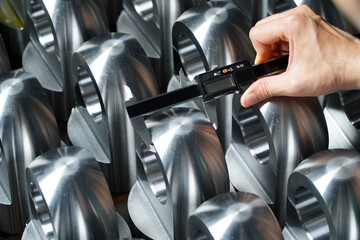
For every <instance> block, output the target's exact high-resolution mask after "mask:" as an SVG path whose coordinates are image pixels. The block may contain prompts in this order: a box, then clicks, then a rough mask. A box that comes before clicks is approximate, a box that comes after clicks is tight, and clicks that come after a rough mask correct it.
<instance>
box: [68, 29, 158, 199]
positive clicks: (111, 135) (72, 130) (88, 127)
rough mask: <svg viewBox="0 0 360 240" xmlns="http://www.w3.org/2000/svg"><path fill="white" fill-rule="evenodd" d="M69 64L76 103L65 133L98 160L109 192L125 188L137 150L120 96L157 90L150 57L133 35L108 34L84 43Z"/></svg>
mask: <svg viewBox="0 0 360 240" xmlns="http://www.w3.org/2000/svg"><path fill="white" fill-rule="evenodd" d="M73 63H74V65H73V74H74V76H75V78H76V80H77V84H76V97H77V106H76V107H75V109H74V110H73V112H72V114H71V116H70V119H69V122H68V135H69V138H70V140H71V142H72V143H73V144H74V145H76V146H82V147H85V148H88V149H89V150H90V151H91V152H92V153H93V154H94V156H95V158H96V159H97V160H98V161H99V162H101V163H103V164H101V165H102V168H103V171H104V174H105V177H106V178H107V181H108V183H109V186H110V190H111V191H112V192H123V193H128V192H129V191H130V189H131V187H132V185H133V184H134V183H135V180H136V152H135V136H134V129H133V127H132V126H131V123H130V119H129V117H128V115H127V112H126V108H125V101H126V100H128V99H129V98H132V97H134V98H136V99H137V100H141V99H145V98H149V97H153V96H155V95H157V94H158V92H159V90H158V87H157V84H156V80H155V75H154V73H153V70H152V68H151V64H150V62H149V59H148V58H147V56H146V54H145V52H144V51H143V49H142V47H141V46H140V44H139V43H138V42H137V40H136V39H135V38H134V37H132V36H130V35H129V34H124V33H110V34H108V35H104V36H99V37H96V38H93V39H91V40H89V41H87V42H86V43H84V44H83V45H82V46H81V47H80V48H79V49H78V50H77V51H76V53H75V54H74V59H73Z"/></svg>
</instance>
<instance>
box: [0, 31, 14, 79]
mask: <svg viewBox="0 0 360 240" xmlns="http://www.w3.org/2000/svg"><path fill="white" fill-rule="evenodd" d="M10 71H11V67H10V61H9V57H8V55H7V52H6V48H5V45H4V42H3V40H2V37H1V35H0V74H1V73H5V72H10Z"/></svg>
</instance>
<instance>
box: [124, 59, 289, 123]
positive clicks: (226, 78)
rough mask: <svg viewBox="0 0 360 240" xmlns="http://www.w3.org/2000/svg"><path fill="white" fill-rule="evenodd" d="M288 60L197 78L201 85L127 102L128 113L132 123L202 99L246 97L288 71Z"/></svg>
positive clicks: (241, 64)
mask: <svg viewBox="0 0 360 240" xmlns="http://www.w3.org/2000/svg"><path fill="white" fill-rule="evenodd" d="M288 59H289V56H288V55H285V56H283V57H280V58H277V59H274V60H271V61H268V62H265V63H261V64H258V65H254V66H252V65H251V64H250V62H249V61H248V60H245V61H240V62H237V63H233V64H230V65H228V66H225V67H220V68H217V69H215V70H212V71H209V72H205V73H202V74H199V75H197V76H196V77H195V81H196V83H197V84H193V85H190V86H187V87H183V88H180V89H177V90H174V91H171V92H168V93H164V94H160V95H158V96H155V97H153V98H149V99H145V100H142V101H138V102H134V103H131V102H127V104H126V105H127V106H126V109H127V112H128V115H129V117H130V119H132V118H134V117H137V116H143V115H145V114H150V113H152V112H156V111H158V110H161V109H163V108H167V107H170V106H173V105H176V104H180V103H183V102H186V101H189V100H193V99H195V98H199V97H201V98H202V100H203V101H204V102H207V101H210V100H213V99H215V98H218V97H221V96H224V95H227V94H231V93H235V92H239V93H243V92H244V91H245V90H246V89H247V88H248V87H249V86H250V85H251V84H252V83H253V82H254V81H256V80H257V79H258V78H260V77H263V76H266V75H270V74H276V73H279V72H281V71H284V70H286V68H287V64H288Z"/></svg>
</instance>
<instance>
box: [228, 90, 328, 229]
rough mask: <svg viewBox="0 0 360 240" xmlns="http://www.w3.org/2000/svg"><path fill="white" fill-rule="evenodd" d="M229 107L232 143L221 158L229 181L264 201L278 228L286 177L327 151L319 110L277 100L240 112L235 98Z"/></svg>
mask: <svg viewBox="0 0 360 240" xmlns="http://www.w3.org/2000/svg"><path fill="white" fill-rule="evenodd" d="M233 107H234V109H233V117H234V120H233V143H232V144H231V147H230V148H229V149H228V151H227V153H226V161H227V164H228V168H229V173H230V181H231V183H232V184H233V185H234V187H235V188H236V189H237V190H239V191H243V192H251V193H254V194H256V195H258V196H259V197H261V198H262V199H264V200H265V202H266V203H268V204H270V205H271V207H272V209H273V211H274V213H275V215H276V217H277V218H278V220H279V223H280V225H281V226H284V221H285V213H286V199H287V196H286V189H287V179H288V177H289V175H290V174H291V172H292V171H293V170H294V169H295V167H296V166H297V165H298V164H299V163H300V162H301V161H302V160H303V159H305V158H306V157H308V156H310V155H311V154H313V153H316V152H319V151H321V150H325V149H327V146H328V132H327V128H326V123H325V118H324V115H323V112H322V108H321V106H320V104H319V102H318V100H317V99H316V98H289V97H277V98H272V99H269V100H267V101H265V102H262V103H261V104H259V105H257V106H253V107H250V108H246V109H244V108H242V106H241V104H240V96H239V95H238V94H236V95H235V97H234V104H233Z"/></svg>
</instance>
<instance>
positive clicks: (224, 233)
mask: <svg viewBox="0 0 360 240" xmlns="http://www.w3.org/2000/svg"><path fill="white" fill-rule="evenodd" d="M188 239H191V240H195V239H212V240H228V239H239V240H252V239H264V240H265V239H267V240H270V239H273V240H280V239H283V237H282V234H281V229H280V225H279V223H278V222H277V220H276V218H275V216H274V214H273V213H272V212H271V210H270V208H269V207H268V205H267V204H266V203H265V202H264V200H262V199H261V198H259V197H258V196H256V195H255V194H252V193H243V192H236V193H224V194H221V195H218V196H216V197H213V198H211V199H210V200H207V201H206V202H204V203H202V204H201V205H200V206H199V207H198V208H197V209H196V210H195V211H194V212H193V213H192V214H191V216H190V217H189V220H188Z"/></svg>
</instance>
